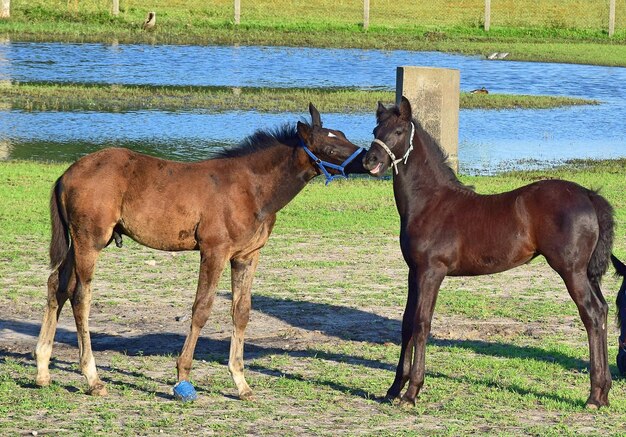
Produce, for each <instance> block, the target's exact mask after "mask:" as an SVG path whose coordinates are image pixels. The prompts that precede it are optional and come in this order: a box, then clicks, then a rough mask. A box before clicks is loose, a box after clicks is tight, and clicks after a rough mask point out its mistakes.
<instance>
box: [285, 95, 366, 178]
mask: <svg viewBox="0 0 626 437" xmlns="http://www.w3.org/2000/svg"><path fill="white" fill-rule="evenodd" d="M309 112H310V113H311V120H312V124H311V125H308V124H306V123H302V122H298V126H297V130H298V136H299V137H300V139H301V146H302V148H303V149H304V150H305V152H306V153H307V154H308V155H309V157H310V158H311V163H312V164H313V165H314V166H316V167H315V169H316V171H317V174H324V176H326V183H327V184H328V183H329V182H330V181H331V180H333V179H335V178H336V177H346V174H349V173H366V172H367V170H365V169H364V168H363V164H362V156H363V155H365V149H363V148H362V147H358V146H356V145H354V144H352V143H351V142H350V141H348V139H347V138H346V136H345V135H344V133H343V132H341V131H339V130H334V129H327V128H325V127H322V120H321V118H320V113H319V112H318V110H317V109H316V108H315V106H313V104H312V103H309Z"/></svg>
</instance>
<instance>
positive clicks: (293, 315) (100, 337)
mask: <svg viewBox="0 0 626 437" xmlns="http://www.w3.org/2000/svg"><path fill="white" fill-rule="evenodd" d="M254 308H255V310H257V311H261V312H263V313H265V314H268V315H270V316H273V317H276V318H278V319H281V320H283V321H284V322H286V323H288V324H290V325H292V326H297V327H299V328H303V329H308V330H318V331H321V332H322V333H324V334H326V335H328V336H333V337H337V338H340V339H343V340H349V341H357V342H370V343H377V344H384V343H389V342H394V343H395V342H397V339H398V337H399V332H400V322H399V321H398V320H394V319H390V318H387V317H383V316H379V315H376V314H372V313H369V312H366V311H362V310H359V309H355V308H349V307H345V306H338V305H328V304H321V303H312V302H303V301H295V300H289V299H276V298H271V297H267V296H255V297H254ZM39 329H40V325H39V324H37V323H32V322H24V321H16V320H0V330H9V331H14V332H15V333H18V334H20V335H22V336H30V337H32V338H33V340H35V339H36V338H37V336H38V335H39ZM55 341H56V342H57V343H62V344H66V345H69V346H72V347H76V348H77V341H76V333H75V332H74V331H73V330H68V329H64V328H61V327H59V328H58V329H57V334H56V337H55ZM184 341H185V336H184V335H183V334H178V333H171V332H163V333H154V334H152V333H150V334H141V335H136V336H125V335H112V334H108V333H107V334H104V333H98V332H95V333H92V346H93V350H94V351H95V352H102V351H116V352H120V353H124V354H126V355H129V356H153V355H154V356H157V355H168V354H172V355H177V354H178V353H179V351H180V350H181V348H182V345H183V343H184ZM429 343H430V344H433V345H436V346H439V347H452V348H459V349H465V350H470V351H472V352H474V353H476V354H480V355H485V356H493V357H498V358H511V359H514V358H515V359H519V358H523V359H533V360H538V361H549V362H552V363H555V364H558V365H560V366H561V367H562V368H564V369H567V370H581V369H586V368H587V366H588V362H587V361H585V360H581V359H578V358H574V357H572V356H570V355H566V354H564V353H562V352H558V351H555V350H549V349H543V348H539V347H530V346H519V345H517V344H512V343H505V342H488V341H467V340H459V341H449V340H438V339H430V341H429ZM229 347H230V341H229V340H215V339H209V338H206V337H205V338H202V339H201V341H199V342H198V345H197V347H196V351H195V358H196V359H199V358H201V359H205V360H207V361H213V362H218V363H220V364H225V363H226V361H227V359H228V353H229ZM268 355H289V356H291V357H296V358H320V359H324V360H328V361H334V362H340V363H347V364H351V365H355V366H362V367H366V368H372V369H382V370H388V371H389V372H390V373H392V372H394V371H395V363H393V364H391V363H385V362H381V361H379V360H374V359H369V358H362V357H358V356H354V355H353V354H348V353H341V352H328V351H324V350H317V349H313V348H307V349H282V348H276V347H264V346H260V345H256V344H254V343H247V344H246V359H247V360H250V359H255V358H262V357H265V356H268ZM7 358H15V359H20V360H24V361H25V362H27V365H32V366H33V367H34V361H33V360H32V358H31V356H30V354H16V353H11V352H7V351H3V350H0V363H3V362H5V361H6V359H7ZM96 358H97V357H96ZM97 361H98V360H97V359H96V362H97ZM172 361H173V362H172V367H173V366H174V365H175V364H174V361H175V359H174V358H172ZM99 367H100V368H101V369H102V370H105V371H107V374H108V375H115V374H119V375H124V376H127V377H130V378H137V379H141V380H148V381H150V380H152V381H154V382H156V383H159V384H161V383H162V382H163V381H161V380H158V381H157V380H154V379H153V378H151V377H148V376H146V375H145V374H143V373H141V372H137V371H126V370H124V369H119V368H117V367H105V366H99ZM51 368H52V370H53V371H54V370H55V369H56V370H60V371H67V372H72V373H77V370H76V369H77V363H75V362H67V361H62V360H54V361H53V362H52V363H51ZM249 368H250V369H252V370H254V371H257V372H259V373H263V374H268V375H276V374H279V375H280V376H281V377H286V378H289V379H292V380H304V378H303V377H301V376H298V375H292V374H288V373H287V374H285V373H277V372H276V371H275V370H272V369H270V368H266V367H264V366H260V365H253V366H250V367H249ZM612 370H614V369H612ZM614 373H616V372H614ZM428 375H429V377H436V378H447V379H454V380H462V381H467V382H468V383H471V384H480V385H483V386H485V387H489V386H491V385H492V384H493V383H492V382H491V381H489V380H480V379H473V378H471V377H468V376H459V377H456V376H449V375H444V374H439V373H430V372H429V374H428ZM391 379H392V375H391V374H390V378H389V382H391ZM106 381H107V382H109V383H110V384H116V385H117V384H119V385H124V386H127V387H131V388H133V389H136V390H139V391H144V392H146V391H147V392H151V393H154V394H155V395H156V396H158V397H162V398H169V399H171V398H172V396H171V395H170V394H167V395H166V394H164V393H160V392H158V391H154V390H148V389H146V387H145V386H142V385H141V384H135V383H133V382H130V383H129V382H128V381H122V380H121V379H117V378H116V379H114V378H112V377H111V376H108V380H106ZM309 381H311V380H309ZM312 381H313V382H315V383H318V384H320V385H325V386H328V387H330V388H331V389H333V390H337V391H340V392H343V393H346V394H348V395H351V396H358V397H362V398H364V399H373V398H374V399H377V400H382V399H379V398H375V397H373V396H372V395H371V394H370V393H368V392H366V391H363V390H361V389H358V388H355V387H348V386H345V385H343V384H340V383H337V382H335V381H331V380H326V379H313V380H312ZM24 386H25V388H30V386H31V384H30V383H24ZM499 388H500V389H504V390H510V391H513V392H516V393H519V394H522V395H524V394H526V395H527V394H533V395H535V396H537V397H541V398H548V399H553V400H556V401H559V402H565V403H569V404H572V405H575V406H578V405H579V404H580V405H582V401H581V402H580V403H579V402H576V401H573V400H571V399H566V398H562V397H561V396H557V395H555V394H551V393H544V392H537V391H532V390H528V389H524V388H520V387H516V386H515V385H509V386H499ZM70 389H73V390H75V388H72V387H69V386H68V390H70ZM200 391H202V390H200Z"/></svg>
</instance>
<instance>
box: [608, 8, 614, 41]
mask: <svg viewBox="0 0 626 437" xmlns="http://www.w3.org/2000/svg"><path fill="white" fill-rule="evenodd" d="M614 33H615V0H610V1H609V38H610V37H612V36H613V34H614Z"/></svg>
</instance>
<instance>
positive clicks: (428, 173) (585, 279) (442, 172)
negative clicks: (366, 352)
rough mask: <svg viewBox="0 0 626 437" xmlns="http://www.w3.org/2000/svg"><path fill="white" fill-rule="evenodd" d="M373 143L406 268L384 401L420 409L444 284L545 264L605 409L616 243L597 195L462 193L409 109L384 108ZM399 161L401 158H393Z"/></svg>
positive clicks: (371, 160)
mask: <svg viewBox="0 0 626 437" xmlns="http://www.w3.org/2000/svg"><path fill="white" fill-rule="evenodd" d="M376 117H377V122H378V124H377V126H376V128H375V129H374V135H375V140H374V142H373V143H372V146H371V148H370V150H369V151H368V153H367V154H366V156H365V158H364V166H365V168H366V169H368V170H370V172H371V173H372V174H374V175H382V174H383V173H384V172H385V171H386V170H387V169H388V168H389V166H390V165H391V166H393V167H394V175H393V177H394V180H393V187H394V195H395V199H396V205H397V208H398V212H399V214H400V223H401V228H400V246H401V249H402V254H403V255H404V259H405V260H406V263H407V265H408V267H409V280H408V287H409V294H408V299H407V303H406V309H405V312H404V317H403V320H402V345H401V350H400V361H399V363H398V367H397V370H396V377H395V380H394V382H393V384H392V385H391V387H390V388H389V391H388V392H387V396H388V397H389V398H397V397H399V396H400V392H401V390H402V388H403V387H404V385H405V384H406V383H407V382H409V386H408V388H407V390H406V392H405V393H404V395H403V396H402V400H403V401H405V402H409V403H415V399H416V397H417V395H418V393H419V391H420V389H421V387H422V385H423V384H424V361H425V345H426V340H427V339H428V335H429V333H430V325H431V320H432V316H433V312H434V309H435V302H436V299H437V294H438V292H439V287H440V285H441V282H442V281H443V279H444V277H446V276H466V275H469V276H473V275H483V274H490V273H497V272H502V271H504V270H508V269H511V268H513V267H516V266H519V265H521V264H524V263H527V262H528V261H530V260H531V259H533V258H535V257H536V256H539V255H543V256H544V257H545V258H546V260H547V261H548V264H550V266H551V267H552V268H553V269H554V270H556V272H557V273H558V274H559V275H560V276H561V278H563V281H564V282H565V285H566V287H567V290H568V291H569V294H570V296H571V297H572V299H573V300H574V302H575V303H576V306H577V307H578V311H579V313H580V317H581V319H582V321H583V324H584V325H585V329H586V330H587V335H588V337H589V352H590V367H591V371H590V376H591V391H590V394H589V398H588V399H587V405H588V406H590V407H598V406H602V405H608V403H609V401H608V393H609V389H610V388H611V373H610V371H609V365H608V353H607V312H608V305H607V303H606V301H605V300H604V297H603V296H602V292H601V290H600V280H601V278H602V276H603V275H604V273H605V272H606V270H607V267H608V265H609V257H610V255H611V247H612V244H613V228H614V223H613V209H612V208H611V205H609V203H608V202H607V201H606V200H605V199H604V198H603V197H602V196H600V195H598V194H597V193H596V192H594V191H590V190H588V189H586V188H584V187H581V186H580V185H577V184H574V183H572V182H567V181H561V180H544V181H539V182H535V183H533V184H530V185H527V186H525V187H521V188H518V189H516V190H513V191H509V192H506V193H501V194H494V195H480V194H476V193H475V192H474V191H473V190H472V189H470V188H468V187H466V186H464V185H463V184H461V182H460V181H459V180H458V179H457V178H456V175H455V174H454V172H453V171H452V170H451V169H450V167H449V166H448V165H447V164H446V162H445V161H446V157H445V155H444V153H443V152H442V151H441V149H440V148H439V147H438V145H437V144H436V143H435V142H434V141H433V140H432V138H431V137H429V136H428V135H427V134H426V132H424V131H423V130H422V129H420V128H419V126H418V125H417V122H416V121H415V120H413V119H412V115H411V105H410V103H409V101H408V100H407V99H406V98H404V97H403V98H402V101H401V103H400V104H399V105H398V106H394V107H392V108H385V107H384V106H383V105H382V104H380V103H379V107H378V111H377V113H376ZM396 157H397V158H396Z"/></svg>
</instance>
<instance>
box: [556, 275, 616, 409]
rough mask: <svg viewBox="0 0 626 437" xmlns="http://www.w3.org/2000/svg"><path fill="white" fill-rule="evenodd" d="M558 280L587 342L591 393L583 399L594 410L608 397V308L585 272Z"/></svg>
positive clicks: (597, 287) (605, 402) (606, 400)
mask: <svg viewBox="0 0 626 437" xmlns="http://www.w3.org/2000/svg"><path fill="white" fill-rule="evenodd" d="M559 273H561V272H559ZM561 277H562V278H563V280H564V281H565V285H566V286H567V290H568V291H569V294H570V296H571V297H572V299H573V300H574V302H575V303H576V306H577V307H578V312H579V314H580V317H581V319H582V321H583V324H584V325H585V329H586V330H587V337H588V339H589V366H590V377H591V392H590V394H589V398H588V399H587V403H586V404H587V407H590V408H597V407H601V406H605V405H609V399H608V395H609V390H610V388H611V372H610V370H609V355H608V350H607V317H608V311H609V306H608V304H607V303H606V301H605V300H604V297H602V293H601V291H600V287H599V285H598V284H597V283H595V282H592V281H590V280H589V278H588V277H587V272H586V271H579V272H574V273H569V274H561Z"/></svg>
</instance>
